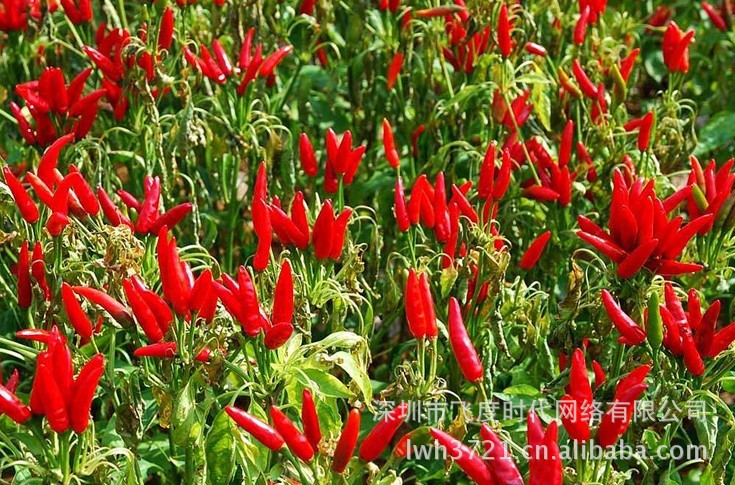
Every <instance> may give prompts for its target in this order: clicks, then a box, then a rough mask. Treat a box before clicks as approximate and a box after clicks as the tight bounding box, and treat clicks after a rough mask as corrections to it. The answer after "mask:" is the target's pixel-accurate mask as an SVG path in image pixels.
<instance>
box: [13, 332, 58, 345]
mask: <svg viewBox="0 0 735 485" xmlns="http://www.w3.org/2000/svg"><path fill="white" fill-rule="evenodd" d="M50 335H51V332H49V331H48V330H42V329H38V328H26V329H23V330H18V331H17V332H16V334H15V336H16V337H18V338H22V339H27V340H33V341H34V342H41V343H44V344H48V342H49V338H50Z"/></svg>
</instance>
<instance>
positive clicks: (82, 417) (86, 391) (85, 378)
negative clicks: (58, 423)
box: [69, 354, 105, 434]
mask: <svg viewBox="0 0 735 485" xmlns="http://www.w3.org/2000/svg"><path fill="white" fill-rule="evenodd" d="M104 370H105V357H104V356H103V355H102V354H96V355H95V356H94V357H92V358H91V359H90V360H89V362H87V363H86V364H85V366H84V367H83V368H82V370H81V372H80V373H79V376H77V378H76V380H75V381H74V384H73V385H72V390H71V394H72V398H73V400H74V401H73V404H72V405H71V406H70V416H69V417H70V418H71V428H72V429H73V430H74V432H75V433H77V434H81V433H83V432H84V431H85V430H86V429H87V426H88V425H89V413H90V410H91V408H92V400H93V399H94V393H95V391H96V390H97V384H98V383H99V380H100V377H102V373H103V372H104Z"/></svg>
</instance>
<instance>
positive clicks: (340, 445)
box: [332, 409, 360, 473]
mask: <svg viewBox="0 0 735 485" xmlns="http://www.w3.org/2000/svg"><path fill="white" fill-rule="evenodd" d="M359 434H360V411H359V410H358V409H352V410H351V411H350V413H349V415H348V416H347V422H346V423H345V426H344V428H343V429H342V434H341V435H340V436H339V441H337V447H336V448H335V449H334V458H333V459H332V470H334V471H335V472H336V473H342V472H344V471H345V469H346V468H347V464H348V463H349V462H350V458H352V455H353V453H354V452H355V447H356V446H357V438H358V436H359Z"/></svg>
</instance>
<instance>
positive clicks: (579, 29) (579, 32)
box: [574, 5, 590, 45]
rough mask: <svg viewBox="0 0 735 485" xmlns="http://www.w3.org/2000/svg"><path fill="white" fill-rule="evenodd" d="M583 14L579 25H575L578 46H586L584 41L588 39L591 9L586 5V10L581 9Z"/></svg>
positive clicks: (580, 16)
mask: <svg viewBox="0 0 735 485" xmlns="http://www.w3.org/2000/svg"><path fill="white" fill-rule="evenodd" d="M580 8H581V12H580V15H579V19H577V23H576V24H575V25H574V43H575V44H577V45H582V44H584V39H585V37H587V24H588V23H589V21H590V7H589V5H586V6H585V7H584V8H582V7H581V5H580Z"/></svg>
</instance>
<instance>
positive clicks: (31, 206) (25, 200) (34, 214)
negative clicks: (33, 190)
mask: <svg viewBox="0 0 735 485" xmlns="http://www.w3.org/2000/svg"><path fill="white" fill-rule="evenodd" d="M3 174H4V175H5V183H6V185H7V186H8V188H9V189H10V192H11V194H13V200H14V201H15V205H16V206H18V210H19V211H20V215H21V216H22V217H23V219H24V220H25V221H26V222H28V223H29V224H35V223H36V222H37V221H38V219H39V217H41V214H40V212H39V211H38V207H36V203H35V202H33V199H31V196H30V195H28V192H26V189H25V188H24V187H23V185H22V184H21V183H20V181H19V180H18V179H17V178H16V177H15V175H13V172H11V171H10V168H8V167H3Z"/></svg>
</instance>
